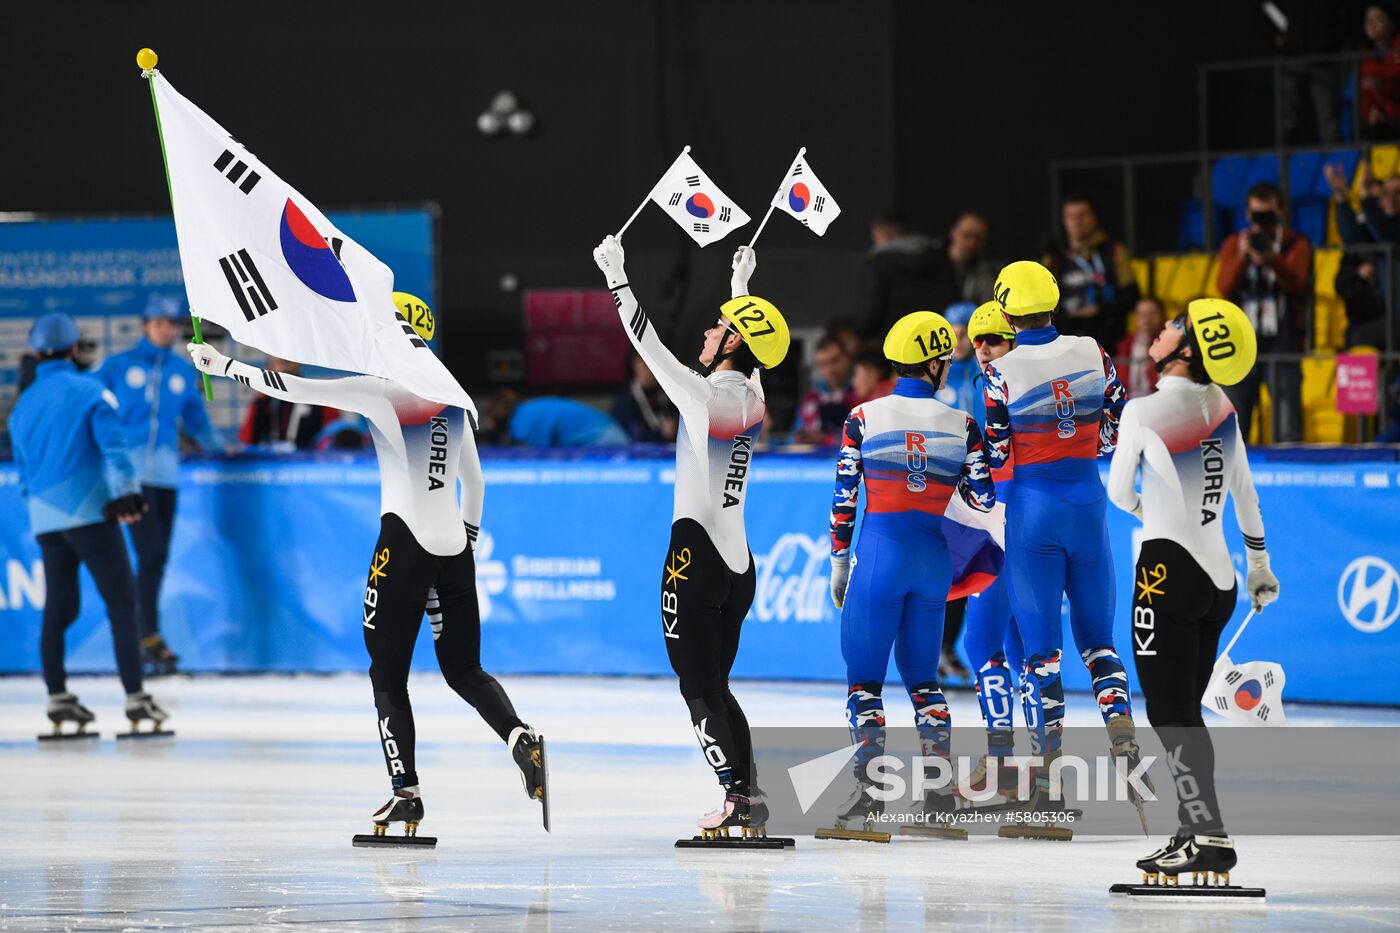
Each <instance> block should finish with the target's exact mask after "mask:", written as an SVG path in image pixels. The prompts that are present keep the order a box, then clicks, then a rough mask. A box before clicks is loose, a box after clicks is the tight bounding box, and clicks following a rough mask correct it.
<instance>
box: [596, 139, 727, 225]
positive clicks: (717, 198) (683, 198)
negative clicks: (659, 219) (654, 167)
mask: <svg viewBox="0 0 1400 933" xmlns="http://www.w3.org/2000/svg"><path fill="white" fill-rule="evenodd" d="M647 201H654V202H655V203H656V206H657V207H659V208H661V209H662V210H663V211H665V212H666V213H667V214H669V215H670V217H671V219H672V220H674V221H675V222H676V223H678V224H680V226H681V229H683V230H684V231H685V232H686V233H688V234H690V238H691V239H692V240H694V241H695V242H696V243H699V244H700V245H701V246H702V247H703V246H709V245H710V244H711V243H714V242H717V241H719V240H722V239H724V238H725V237H726V236H728V235H729V232H730V231H731V230H734V229H736V228H738V227H742V226H743V225H744V224H746V223H748V222H749V215H748V214H745V213H744V211H743V210H742V209H741V208H740V207H739V205H737V204H735V203H734V202H733V201H731V200H730V199H729V196H728V195H726V194H725V193H724V192H723V191H721V190H719V186H718V185H716V184H715V183H714V182H712V181H710V178H709V176H708V175H706V174H705V172H704V170H703V169H701V168H700V166H699V165H696V164H695V160H694V159H692V158H691V157H690V147H689V146H686V147H685V148H684V149H682V150H681V154H680V155H679V156H677V157H676V161H675V162H672V163H671V167H670V168H668V169H667V170H666V174H665V175H662V176H661V180H660V181H658V182H657V183H656V186H655V187H654V188H652V189H651V194H649V195H647ZM647 201H643V202H642V203H641V205H640V206H638V208H637V209H636V210H635V211H633V212H632V216H631V217H629V218H627V223H625V224H623V225H622V229H621V230H619V231H617V238H618V239H619V240H620V239H622V234H623V232H625V231H626V230H627V228H628V227H630V226H631V225H632V221H634V220H636V219H637V215H638V214H640V213H641V212H642V208H643V207H646V205H647Z"/></svg>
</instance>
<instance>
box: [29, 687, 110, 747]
mask: <svg viewBox="0 0 1400 933" xmlns="http://www.w3.org/2000/svg"><path fill="white" fill-rule="evenodd" d="M48 717H49V722H51V723H53V732H52V733H51V734H49V735H41V736H39V741H41V742H62V741H72V740H74V739H95V738H98V734H97V733H96V732H89V731H87V727H88V724H89V723H91V722H92V721H93V720H95V719H96V718H97V717H96V716H95V715H94V714H93V712H92V710H90V709H88V708H87V707H86V706H84V705H83V704H81V703H79V702H78V698H77V696H75V695H74V694H72V693H55V694H53V695H51V696H50V697H49V709H48ZM65 722H71V723H74V724H76V726H77V729H76V731H74V732H64V731H63V724H64V723H65Z"/></svg>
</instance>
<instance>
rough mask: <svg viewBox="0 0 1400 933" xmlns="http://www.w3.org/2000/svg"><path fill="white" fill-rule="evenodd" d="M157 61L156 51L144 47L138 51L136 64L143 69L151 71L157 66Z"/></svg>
mask: <svg viewBox="0 0 1400 933" xmlns="http://www.w3.org/2000/svg"><path fill="white" fill-rule="evenodd" d="M157 61H158V59H157V58H156V53H155V52H152V51H151V50H150V49H142V50H141V51H139V52H137V53H136V64H137V65H138V66H139V67H140V68H141V70H142V71H150V70H151V69H152V68H154V67H155V66H156V62H157Z"/></svg>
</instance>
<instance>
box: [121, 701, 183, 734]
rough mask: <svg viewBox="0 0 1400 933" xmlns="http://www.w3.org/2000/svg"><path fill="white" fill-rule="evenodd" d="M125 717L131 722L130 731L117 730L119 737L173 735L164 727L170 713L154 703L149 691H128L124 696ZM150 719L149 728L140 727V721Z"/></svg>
mask: <svg viewBox="0 0 1400 933" xmlns="http://www.w3.org/2000/svg"><path fill="white" fill-rule="evenodd" d="M126 718H127V721H128V722H130V723H131V731H130V732H118V733H117V738H119V739H150V738H164V737H166V736H173V735H174V734H175V733H174V732H171V731H169V730H167V729H166V728H165V721H166V720H167V719H169V718H170V714H169V713H167V712H166V711H165V710H163V709H161V708H160V707H159V706H157V705H156V701H155V700H153V699H151V695H150V694H149V693H144V692H143V693H130V694H127V697H126ZM146 720H150V722H151V728H150V729H147V730H145V731H142V729H141V723H142V722H144V721H146Z"/></svg>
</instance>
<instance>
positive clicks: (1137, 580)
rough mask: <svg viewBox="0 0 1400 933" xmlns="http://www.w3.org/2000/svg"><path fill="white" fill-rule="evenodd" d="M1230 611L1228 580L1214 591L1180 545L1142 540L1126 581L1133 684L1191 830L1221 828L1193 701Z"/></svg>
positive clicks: (1210, 749)
mask: <svg viewBox="0 0 1400 933" xmlns="http://www.w3.org/2000/svg"><path fill="white" fill-rule="evenodd" d="M1234 609H1235V585H1234V584H1231V586H1230V588H1229V589H1228V590H1221V589H1217V588H1216V586H1215V584H1214V583H1213V582H1211V579H1210V577H1209V576H1208V575H1207V574H1206V572H1205V571H1204V570H1202V569H1201V566H1200V564H1198V563H1196V561H1195V559H1194V558H1193V557H1192V556H1191V555H1190V554H1189V553H1188V552H1187V551H1186V549H1185V548H1183V547H1182V546H1181V545H1179V544H1177V543H1176V542H1174V541H1166V540H1163V539H1160V538H1157V539H1153V540H1151V541H1144V542H1143V543H1142V552H1141V554H1140V555H1139V557H1138V562H1137V567H1136V569H1135V571H1134V578H1133V657H1134V659H1135V660H1136V662H1137V675H1138V686H1139V688H1140V689H1141V690H1142V695H1143V697H1144V698H1145V699H1146V700H1147V718H1148V721H1149V722H1151V723H1152V728H1153V729H1155V730H1156V732H1157V737H1158V738H1159V739H1161V740H1162V745H1163V747H1164V748H1165V749H1166V752H1167V768H1168V770H1169V771H1170V772H1171V775H1172V781H1173V783H1174V785H1175V787H1176V796H1177V815H1178V817H1179V818H1180V820H1181V828H1182V829H1183V830H1184V831H1186V832H1190V833H1194V834H1212V833H1221V832H1224V829H1225V827H1224V824H1223V823H1222V821H1221V817H1220V804H1219V802H1218V801H1217V800H1216V794H1215V747H1214V746H1213V745H1212V744H1211V740H1210V733H1209V732H1208V731H1207V730H1206V723H1205V719H1204V718H1203V717H1202V715H1201V698H1202V697H1204V696H1205V692H1206V686H1207V685H1208V684H1209V683H1210V675H1211V670H1212V668H1213V667H1214V666H1215V655H1216V651H1217V650H1218V649H1219V646H1220V633H1221V632H1222V631H1223V630H1224V628H1225V625H1226V623H1228V622H1229V621H1230V616H1231V614H1232V613H1233V612H1234Z"/></svg>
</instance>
